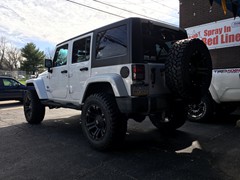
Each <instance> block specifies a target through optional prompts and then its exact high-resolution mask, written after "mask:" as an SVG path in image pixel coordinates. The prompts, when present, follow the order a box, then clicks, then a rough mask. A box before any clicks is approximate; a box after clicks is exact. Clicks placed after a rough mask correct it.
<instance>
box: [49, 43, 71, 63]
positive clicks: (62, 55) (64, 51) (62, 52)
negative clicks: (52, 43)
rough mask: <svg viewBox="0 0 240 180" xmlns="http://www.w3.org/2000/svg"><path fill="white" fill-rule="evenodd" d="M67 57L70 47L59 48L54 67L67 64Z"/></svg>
mask: <svg viewBox="0 0 240 180" xmlns="http://www.w3.org/2000/svg"><path fill="white" fill-rule="evenodd" d="M67 55H68V45H67V44H66V45H63V46H61V47H58V48H57V50H56V52H55V55H54V59H53V67H57V66H63V65H66V64H67Z"/></svg>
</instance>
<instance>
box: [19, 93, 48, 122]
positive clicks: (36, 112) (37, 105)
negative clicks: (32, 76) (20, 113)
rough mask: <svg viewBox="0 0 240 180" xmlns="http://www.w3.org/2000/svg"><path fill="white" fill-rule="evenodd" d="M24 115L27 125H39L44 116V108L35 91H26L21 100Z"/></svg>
mask: <svg viewBox="0 0 240 180" xmlns="http://www.w3.org/2000/svg"><path fill="white" fill-rule="evenodd" d="M23 109H24V115H25V118H26V120H27V122H28V123H30V124H39V123H41V122H42V120H43V119H44V116H45V106H44V105H43V104H42V103H41V102H40V100H39V98H38V95H37V93H36V91H35V90H28V91H27V92H26V94H25V96H24V100H23Z"/></svg>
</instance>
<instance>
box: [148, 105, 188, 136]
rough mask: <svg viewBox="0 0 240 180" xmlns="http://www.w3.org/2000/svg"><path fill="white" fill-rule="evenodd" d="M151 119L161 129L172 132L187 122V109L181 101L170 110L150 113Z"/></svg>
mask: <svg viewBox="0 0 240 180" xmlns="http://www.w3.org/2000/svg"><path fill="white" fill-rule="evenodd" d="M149 119H150V121H151V122H152V124H153V125H154V126H155V127H157V128H158V129H159V130H160V131H165V132H169V131H170V132H171V131H174V130H176V129H178V128H180V127H181V126H182V125H183V124H184V123H185V121H186V109H185V106H184V105H183V104H182V103H179V104H178V105H177V106H174V107H172V108H171V109H169V110H166V111H163V112H161V113H158V114H151V115H149Z"/></svg>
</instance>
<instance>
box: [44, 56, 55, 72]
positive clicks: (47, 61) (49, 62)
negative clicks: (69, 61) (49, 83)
mask: <svg viewBox="0 0 240 180" xmlns="http://www.w3.org/2000/svg"><path fill="white" fill-rule="evenodd" d="M45 67H46V68H48V72H50V73H52V69H51V68H52V67H53V63H52V60H51V59H45Z"/></svg>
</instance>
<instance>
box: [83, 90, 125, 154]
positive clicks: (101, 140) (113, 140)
mask: <svg viewBox="0 0 240 180" xmlns="http://www.w3.org/2000/svg"><path fill="white" fill-rule="evenodd" d="M81 122H82V131H83V134H84V136H85V137H86V138H87V140H88V142H89V143H90V145H91V146H92V147H94V148H96V149H98V150H107V149H111V148H114V147H116V146H117V145H119V144H121V143H122V142H123V140H124V138H125V134H126V131H127V120H126V118H125V117H124V116H123V115H121V113H120V112H119V110H118V108H117V104H116V101H115V99H114V97H113V96H112V95H110V94H105V93H97V94H93V95H90V96H89V97H88V98H87V99H86V101H85V103H84V106H83V109H82V114H81Z"/></svg>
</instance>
